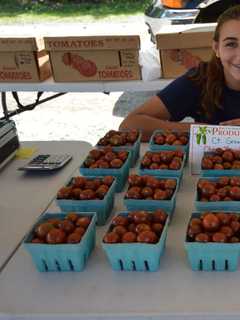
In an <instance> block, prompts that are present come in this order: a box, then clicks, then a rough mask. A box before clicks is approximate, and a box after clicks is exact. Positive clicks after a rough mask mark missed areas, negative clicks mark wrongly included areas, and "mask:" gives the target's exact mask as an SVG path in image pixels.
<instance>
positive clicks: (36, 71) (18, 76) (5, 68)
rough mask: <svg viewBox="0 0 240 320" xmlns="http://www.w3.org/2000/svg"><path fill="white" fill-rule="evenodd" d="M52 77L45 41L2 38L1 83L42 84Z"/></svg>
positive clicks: (29, 38)
mask: <svg viewBox="0 0 240 320" xmlns="http://www.w3.org/2000/svg"><path fill="white" fill-rule="evenodd" d="M50 75H51V66H50V62H49V56H48V53H47V52H46V50H44V42H43V39H36V38H31V37H25V38H20V37H18V38H13V37H10V38H7V37H5V38H0V82H40V81H43V80H45V79H47V78H49V77H50Z"/></svg>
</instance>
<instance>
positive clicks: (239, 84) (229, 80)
mask: <svg viewBox="0 0 240 320" xmlns="http://www.w3.org/2000/svg"><path fill="white" fill-rule="evenodd" d="M213 50H214V51H215V53H216V56H217V57H218V58H220V60H221V62H222V65H223V70H224V76H225V81H226V84H227V85H228V87H229V88H231V89H234V90H240V20H230V21H228V22H225V23H224V24H223V25H222V27H221V29H220V36H219V41H218V42H215V41H214V44H213Z"/></svg>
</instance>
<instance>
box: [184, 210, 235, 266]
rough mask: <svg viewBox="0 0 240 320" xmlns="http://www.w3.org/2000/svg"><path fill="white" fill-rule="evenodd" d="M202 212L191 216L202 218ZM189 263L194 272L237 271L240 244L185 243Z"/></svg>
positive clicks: (186, 241)
mask: <svg viewBox="0 0 240 320" xmlns="http://www.w3.org/2000/svg"><path fill="white" fill-rule="evenodd" d="M200 215H201V212H194V213H193V214H192V216H191V218H193V217H200ZM184 246H185V249H186V252H187V257H188V261H189V263H190V266H191V268H192V270H193V271H200V270H202V271H236V270H237V269H238V260H239V253H240V243H215V242H207V243H202V242H190V241H188V239H187V237H186V240H185V243H184Z"/></svg>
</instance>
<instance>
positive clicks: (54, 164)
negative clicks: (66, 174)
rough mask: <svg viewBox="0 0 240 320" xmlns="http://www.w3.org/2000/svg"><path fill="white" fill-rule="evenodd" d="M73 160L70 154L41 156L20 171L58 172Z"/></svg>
mask: <svg viewBox="0 0 240 320" xmlns="http://www.w3.org/2000/svg"><path fill="white" fill-rule="evenodd" d="M71 159H72V156H71V155H70V154H39V155H37V156H36V157H35V158H33V159H32V160H30V161H29V162H28V163H27V164H26V165H24V166H22V167H20V168H18V169H19V170H56V169H60V168H62V167H63V166H64V165H65V164H67V163H68V162H69V161H70V160H71Z"/></svg>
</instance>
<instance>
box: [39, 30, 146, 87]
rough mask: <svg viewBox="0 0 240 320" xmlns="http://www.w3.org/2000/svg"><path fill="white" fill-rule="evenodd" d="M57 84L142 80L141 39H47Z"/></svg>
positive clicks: (120, 37)
mask: <svg viewBox="0 0 240 320" xmlns="http://www.w3.org/2000/svg"><path fill="white" fill-rule="evenodd" d="M44 41H45V46H46V48H47V50H48V51H49V54H50V60H51V65H52V69H53V77H54V80H55V81H58V82H63V81H75V82H77V81H98V80H100V81H104V80H118V81H119V80H139V79H141V72H140V66H139V63H138V56H139V48H140V38H139V36H126V35H124V36H80V37H45V38H44Z"/></svg>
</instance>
